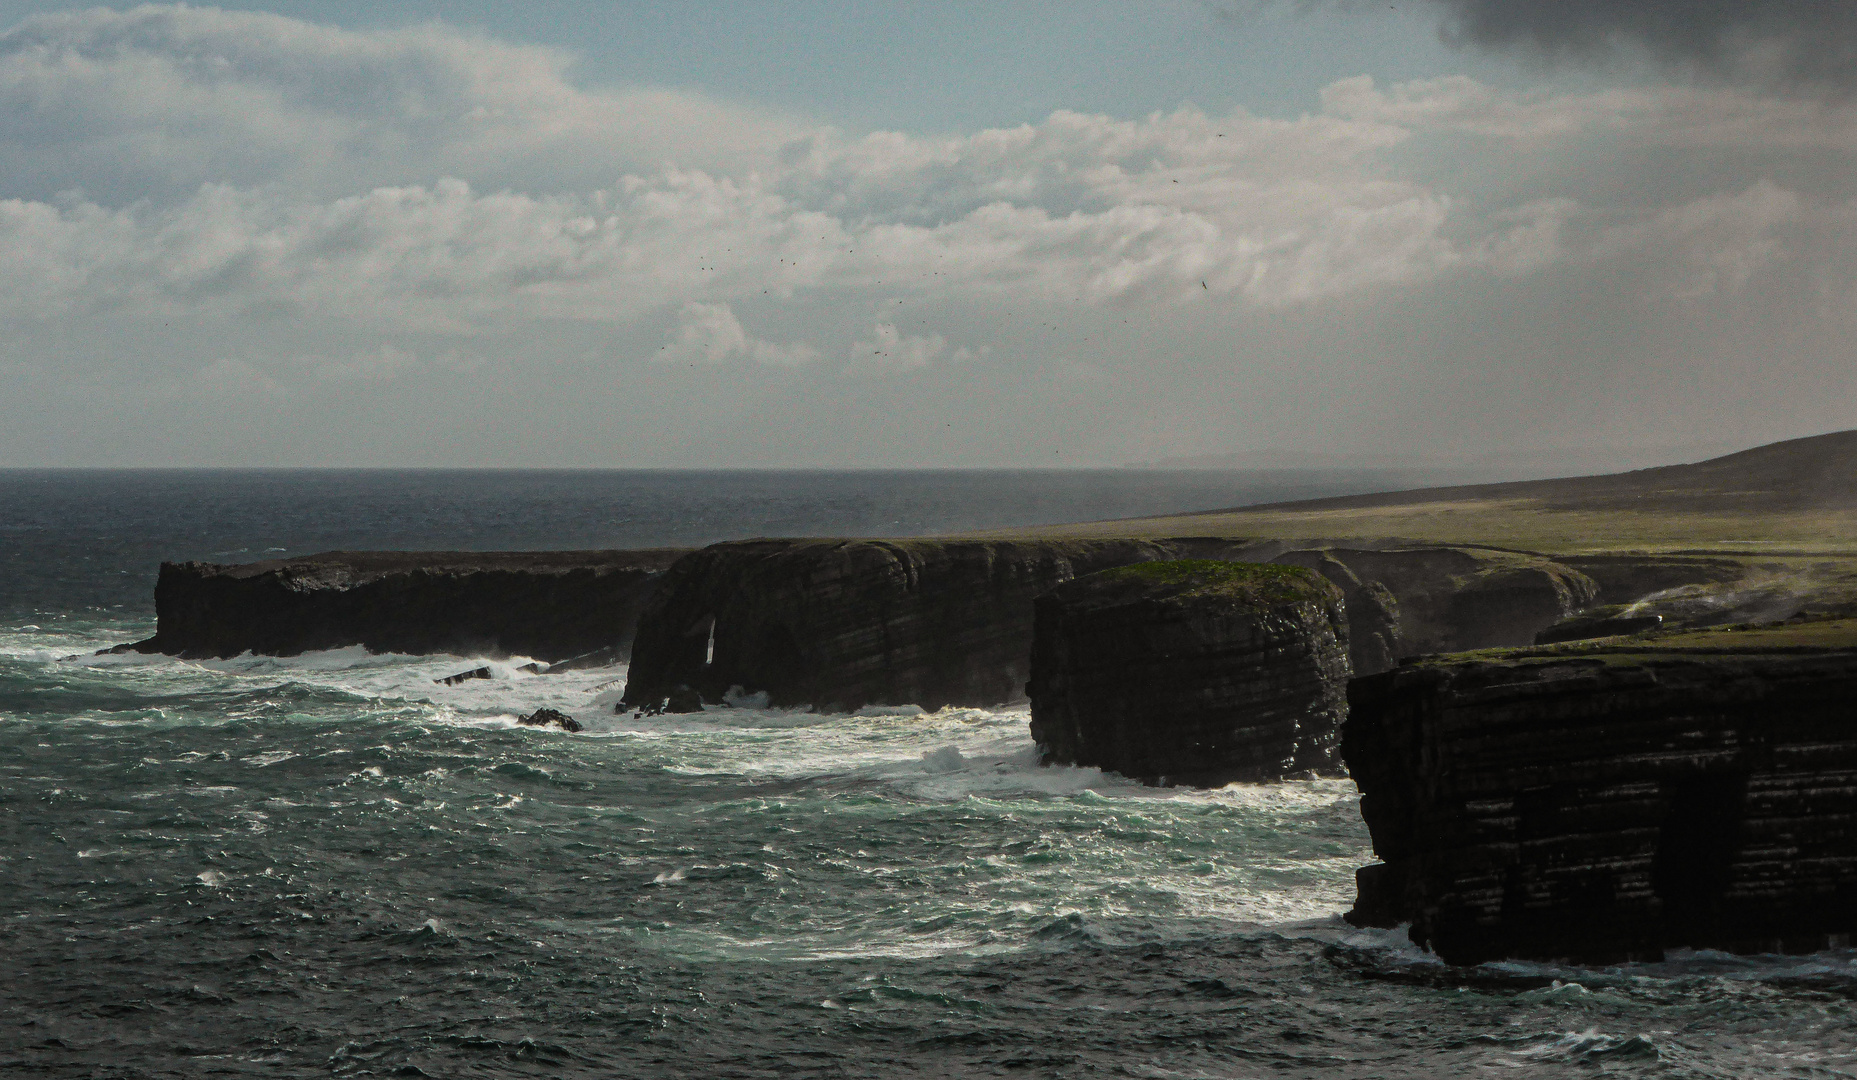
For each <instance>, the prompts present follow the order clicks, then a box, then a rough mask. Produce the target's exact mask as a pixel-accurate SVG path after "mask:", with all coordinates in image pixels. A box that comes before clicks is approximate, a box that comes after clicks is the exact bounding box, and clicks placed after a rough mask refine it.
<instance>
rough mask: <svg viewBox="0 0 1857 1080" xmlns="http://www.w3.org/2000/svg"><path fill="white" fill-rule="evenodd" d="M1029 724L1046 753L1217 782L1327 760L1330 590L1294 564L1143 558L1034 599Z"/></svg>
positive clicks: (1334, 723)
mask: <svg viewBox="0 0 1857 1080" xmlns="http://www.w3.org/2000/svg"><path fill="white" fill-rule="evenodd" d="M1033 610H1034V624H1035V625H1034V629H1033V637H1032V650H1031V681H1030V683H1029V684H1028V685H1027V687H1026V690H1027V693H1028V694H1029V695H1030V696H1031V699H1032V737H1033V738H1034V739H1035V740H1036V741H1037V742H1038V744H1039V746H1040V747H1041V748H1042V750H1043V751H1044V758H1045V761H1046V763H1047V764H1050V763H1059V764H1074V765H1093V766H1096V767H1098V768H1102V769H1108V770H1111V771H1114V772H1120V773H1122V774H1124V775H1126V776H1131V777H1137V778H1140V779H1142V780H1145V781H1147V782H1149V783H1161V784H1167V783H1182V784H1193V785H1199V786H1218V785H1222V784H1226V783H1230V782H1231V781H1234V780H1272V779H1280V778H1282V777H1284V776H1287V775H1290V774H1292V773H1296V772H1302V771H1305V770H1329V769H1333V768H1334V767H1335V765H1336V764H1337V754H1336V740H1337V737H1338V735H1339V733H1340V724H1341V719H1342V717H1343V716H1344V715H1345V713H1346V703H1345V696H1344V695H1345V690H1344V688H1345V686H1346V685H1347V680H1348V675H1349V668H1348V656H1347V640H1348V626H1347V620H1346V616H1345V615H1344V614H1343V613H1342V595H1341V590H1340V589H1339V588H1337V587H1336V586H1335V585H1334V584H1332V583H1331V582H1329V581H1328V580H1326V579H1325V578H1324V577H1322V576H1321V575H1320V574H1318V573H1316V572H1314V571H1311V570H1307V569H1304V568H1302V567H1295V566H1266V565H1258V564H1253V563H1242V562H1208V561H1184V562H1148V563H1141V564H1138V565H1135V566H1126V567H1121V568H1119V569H1114V570H1104V571H1100V572H1098V573H1094V574H1090V575H1088V576H1086V577H1082V578H1079V579H1077V580H1076V581H1072V582H1069V583H1067V584H1064V585H1060V586H1058V587H1057V588H1055V589H1053V590H1051V591H1050V592H1048V593H1046V594H1044V595H1043V596H1040V597H1039V598H1038V599H1037V600H1036V601H1035V602H1034V604H1033Z"/></svg>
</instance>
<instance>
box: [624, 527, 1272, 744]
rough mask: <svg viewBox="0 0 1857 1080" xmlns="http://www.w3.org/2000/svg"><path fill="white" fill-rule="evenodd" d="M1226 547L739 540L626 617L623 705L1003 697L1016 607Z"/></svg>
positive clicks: (682, 567)
mask: <svg viewBox="0 0 1857 1080" xmlns="http://www.w3.org/2000/svg"><path fill="white" fill-rule="evenodd" d="M1183 550H1184V551H1189V552H1192V553H1201V552H1206V551H1211V552H1213V553H1225V552H1227V551H1231V552H1234V553H1235V552H1239V551H1242V545H1240V544H1236V543H1232V542H1229V541H1205V542H1199V541H1168V542H1156V541H1150V540H1046V541H1010V540H748V541H740V542H735V543H726V544H716V545H714V546H711V547H708V548H704V549H703V550H701V551H698V552H695V553H694V554H691V555H689V556H686V557H685V558H683V559H682V560H680V561H679V562H678V563H677V565H676V566H674V567H672V569H671V571H670V573H669V574H668V575H666V578H665V581H664V585H663V587H662V588H661V589H660V590H659V591H658V592H657V594H656V595H655V596H654V597H653V598H652V601H651V603H650V604H649V605H648V606H647V608H646V610H645V612H644V614H643V616H642V617H641V620H640V623H639V633H638V640H637V643H636V645H635V646H634V649H633V653H632V666H631V672H630V680H629V681H628V682H627V684H626V690H625V700H624V703H625V704H626V705H627V706H631V707H642V708H649V707H652V706H654V705H656V704H658V703H660V702H662V701H663V700H664V699H665V698H666V697H667V696H668V695H669V694H671V693H672V692H674V691H676V690H677V689H678V688H679V687H689V688H692V689H694V690H696V691H698V692H699V693H701V694H702V695H703V697H705V698H706V699H708V700H711V701H718V700H721V698H722V696H723V694H724V693H726V692H727V691H728V689H729V688H730V687H741V688H743V689H745V690H747V691H765V692H766V693H767V695H768V698H769V701H770V703H771V704H774V705H783V706H793V705H812V706H816V707H818V708H821V709H827V710H831V709H856V708H860V707H862V706H865V705H871V704H894V705H920V706H922V707H923V708H926V709H936V708H940V707H942V706H944V705H993V704H998V703H1001V702H1007V701H1015V700H1019V699H1020V698H1021V697H1022V695H1023V687H1024V685H1025V680H1026V676H1027V674H1028V669H1029V664H1030V658H1031V640H1032V598H1033V597H1035V596H1037V595H1039V594H1040V593H1043V592H1045V591H1047V590H1049V589H1051V588H1053V587H1055V586H1057V585H1061V584H1063V583H1064V582H1066V581H1069V580H1071V579H1072V578H1075V577H1078V576H1080V575H1083V574H1088V573H1091V572H1093V571H1096V570H1101V569H1106V568H1109V567H1114V566H1124V565H1128V564H1130V563H1137V562H1146V561H1150V560H1154V559H1166V558H1174V557H1178V556H1179V555H1180V554H1181V553H1182V552H1183Z"/></svg>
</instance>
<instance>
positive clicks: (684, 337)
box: [655, 300, 819, 367]
mask: <svg viewBox="0 0 1857 1080" xmlns="http://www.w3.org/2000/svg"><path fill="white" fill-rule="evenodd" d="M738 356H745V357H748V358H749V359H752V360H754V361H755V362H756V363H760V364H768V365H771V366H776V367H794V366H798V365H800V364H809V363H811V362H812V361H814V360H817V359H818V358H819V350H817V349H815V348H813V347H812V346H810V345H807V344H805V343H803V342H796V343H791V344H779V343H776V342H772V341H762V340H761V339H759V338H755V337H751V336H749V334H748V332H747V331H746V330H744V329H742V324H741V320H739V319H737V318H736V317H735V312H734V311H733V310H731V309H730V307H729V305H727V304H704V303H699V302H697V301H694V300H692V301H691V302H689V303H687V304H685V305H684V306H683V310H682V311H680V312H678V320H677V330H676V332H675V333H673V334H672V335H671V339H670V341H669V342H668V343H667V344H665V346H664V347H663V348H662V349H660V350H659V351H658V354H657V356H656V357H655V359H658V360H661V361H663V362H665V363H672V364H719V363H721V362H722V361H724V360H728V359H730V358H732V357H738Z"/></svg>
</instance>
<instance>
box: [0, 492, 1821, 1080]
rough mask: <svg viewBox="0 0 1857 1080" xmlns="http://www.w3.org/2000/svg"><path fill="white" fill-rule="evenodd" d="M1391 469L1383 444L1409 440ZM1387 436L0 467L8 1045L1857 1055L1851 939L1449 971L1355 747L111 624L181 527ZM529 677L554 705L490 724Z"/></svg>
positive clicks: (879, 503) (573, 516)
mask: <svg viewBox="0 0 1857 1080" xmlns="http://www.w3.org/2000/svg"><path fill="white" fill-rule="evenodd" d="M1400 479H1409V478H1400ZM1392 480H1393V478H1391V477H1389V476H1386V475H1376V474H1367V473H1269V474H1232V473H1186V472H1159V471H1138V470H1126V471H1101V472H1070V473H1060V472H937V473H824V472H815V473H808V472H792V473H749V472H738V473H674V472H672V473H665V472H659V473H652V472H412V471H398V472H155V471H149V472H56V471H14V472H0V829H4V833H3V835H4V843H3V844H0V963H3V966H0V1076H6V1077H13V1076H19V1077H86V1078H92V1077H107V1078H144V1077H186V1078H192V1077H312V1076H313V1077H329V1076H335V1077H362V1076H397V1077H420V1076H429V1077H446V1078H452V1077H521V1076H535V1077H659V1076H663V1077H672V1076H675V1077H760V1076H770V1077H771V1076H781V1077H893V1076H894V1077H942V1076H1026V1077H1046V1076H1049V1077H1086V1076H1087V1077H1143V1078H1240V1077H1247V1078H1248V1077H1303V1076H1311V1077H1316V1076H1319V1077H1329V1076H1338V1077H1341V1076H1345V1077H1455V1076H1469V1075H1501V1076H1515V1075H1519V1076H1559V1075H1566V1076H1647V1077H1649V1076H1655V1077H1815V1078H1816V1077H1839V1076H1857V1022H1854V1020H1857V1017H1854V1016H1853V1000H1854V999H1857V953H1854V952H1851V951H1839V952H1827V953H1820V954H1817V955H1813V956H1804V957H1774V956H1767V957H1734V956H1727V955H1723V954H1717V953H1707V952H1701V953H1676V954H1673V955H1672V956H1671V957H1670V958H1669V959H1668V960H1666V961H1664V962H1662V963H1658V964H1631V965H1621V966H1615V967H1605V968H1580V967H1563V966H1556V965H1546V964H1526V963H1502V964H1489V965H1484V966H1481V967H1477V968H1468V969H1455V968H1450V967H1447V966H1445V965H1442V964H1440V963H1438V962H1437V961H1436V960H1435V959H1434V958H1432V957H1430V956H1428V955H1426V954H1425V953H1423V952H1421V951H1420V950H1417V949H1416V948H1414V947H1413V946H1411V945H1410V944H1409V943H1408V942H1407V941H1406V940H1405V939H1404V936H1403V935H1402V934H1400V933H1399V932H1397V931H1392V932H1388V931H1366V932H1363V931H1357V930H1355V929H1354V928H1352V927H1350V926H1348V925H1347V924H1346V923H1345V922H1343V921H1342V920H1341V918H1340V913H1341V912H1342V911H1344V910H1345V909H1346V908H1347V907H1348V906H1349V904H1350V902H1351V900H1352V897H1353V873H1354V870H1355V868H1356V867H1358V866H1360V865H1362V864H1364V863H1366V862H1369V861H1372V853H1371V845H1370V843H1369V841H1368V837H1367V834H1366V830H1365V828H1364V826H1363V825H1362V824H1361V821H1360V817H1359V813H1358V806H1357V796H1356V792H1355V790H1354V787H1353V785H1352V784H1351V783H1350V782H1348V781H1345V780H1341V781H1335V780H1318V781H1307V782H1289V783H1280V784H1263V785H1243V784H1240V785H1232V786H1229V787H1226V788H1223V789H1219V790H1215V791H1190V790H1177V789H1175V790H1160V789H1152V788H1144V787H1141V786H1139V785H1137V784H1133V783H1130V782H1128V781H1126V780H1124V779H1122V778H1120V777H1118V776H1114V775H1108V774H1104V773H1102V772H1099V771H1096V770H1091V769H1074V768H1043V767H1040V766H1039V765H1038V764H1037V760H1036V754H1035V751H1034V748H1033V746H1032V743H1031V741H1030V738H1029V736H1028V734H1027V727H1026V725H1027V719H1028V717H1027V711H1026V709H1025V708H1024V707H1023V706H1012V705H1004V706H1000V707H997V708H988V709H979V708H968V709H957V708H950V709H944V710H942V711H940V712H936V713H932V714H931V713H923V712H922V711H920V710H918V709H914V708H910V707H894V708H872V709H866V710H863V711H860V712H858V713H854V714H848V715H820V714H814V713H807V712H795V711H785V710H779V709H764V708H759V709H758V708H753V707H742V708H721V709H712V710H711V711H708V712H705V713H702V714H697V715H691V716H681V717H678V716H672V717H656V718H650V719H635V718H633V717H632V716H630V715H629V714H617V713H615V712H614V711H613V704H614V702H616V700H617V698H618V696H619V691H620V689H621V688H622V687H623V685H624V679H625V670H624V667H623V665H619V666H615V667H612V668H607V669H602V670H590V671H578V672H574V673H572V674H564V675H555V676H533V675H529V674H527V673H525V672H523V671H521V670H519V666H520V665H521V663H522V662H523V658H520V657H517V658H510V659H508V660H505V661H498V662H495V663H493V664H492V667H493V669H494V671H495V674H496V677H495V678H493V679H490V680H478V681H472V682H467V683H463V684H461V685H458V686H455V687H447V686H443V685H440V684H438V683H436V682H435V681H434V680H436V679H438V678H440V677H442V676H445V675H449V674H453V673H455V672H458V671H461V670H464V669H465V668H467V667H472V666H476V664H477V663H478V661H477V660H476V659H474V658H469V657H459V656H395V655H368V654H366V653H365V652H363V651H361V650H359V649H350V650H337V651H332V652H323V653H314V654H309V655H305V656H299V657H290V658H271V657H253V656H245V657H240V658H238V659H234V660H228V661H212V662H197V661H178V660H173V659H168V658H163V657H143V656H103V657H99V656H95V655H92V654H93V653H94V652H95V651H96V650H97V649H99V648H102V647H104V646H107V645H113V644H117V643H119V642H124V641H129V640H133V639H137V638H141V637H144V636H147V635H148V634H149V633H150V632H151V631H152V629H153V617H154V613H153V598H152V588H153V581H154V573H155V569H156V566H157V565H158V563H159V562H160V561H161V560H163V559H186V558H206V559H212V560H215V561H224V562H236V561H246V560H252V559H261V558H276V557H280V556H285V555H295V554H307V553H309V552H312V551H318V550H327V549H331V548H427V549H453V550H455V549H484V550H505V549H523V548H575V547H646V546H666V545H669V546H675V545H698V544H703V543H709V542H712V541H716V540H723V539H732V538H741V537H747V536H772V535H848V534H849V535H892V536H900V535H912V534H922V533H935V532H944V531H951V530H966V529H979V528H996V527H1008V526H1013V525H1024V524H1035V523H1052V522H1059V521H1066V520H1089V519H1097V518H1104V517H1113V516H1124V515H1134V514H1153V513H1163V512H1177V511H1186V510H1195V509H1207V508H1212V507H1218V506H1228V505H1235V504H1242V503H1248V502H1260V501H1275V500H1281V499H1289V498H1296V497H1310V496H1317V495H1329V494H1342V493H1346V492H1350V491H1360V490H1370V489H1372V488H1374V487H1384V486H1397V485H1396V484H1395V483H1392V482H1391V481H1392ZM541 706H550V707H553V708H557V709H560V710H562V711H563V712H566V713H568V714H570V715H572V716H574V717H576V718H577V719H578V720H579V721H580V722H581V723H582V724H583V725H585V730H584V731H582V732H580V733H578V734H567V733H564V732H560V731H552V730H537V729H530V728H523V727H519V726H516V725H515V723H514V718H515V716H516V715H518V714H520V713H525V712H529V711H532V710H533V709H535V708H538V707H541Z"/></svg>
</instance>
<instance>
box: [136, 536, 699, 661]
mask: <svg viewBox="0 0 1857 1080" xmlns="http://www.w3.org/2000/svg"><path fill="white" fill-rule="evenodd" d="M682 554H683V552H682V551H679V550H668V549H666V550H645V551H566V552H550V551H507V552H474V551H473V552H394V551H331V552H325V553H323V554H320V555H310V556H305V557H303V558H296V559H276V560H271V561H267V562H256V563H243V564H235V565H223V564H217V563H204V562H186V563H163V564H162V567H161V575H160V577H159V578H158V579H157V581H156V584H155V615H156V627H155V636H154V637H152V638H149V639H148V640H146V641H141V642H137V643H135V644H134V645H130V646H125V647H124V648H125V649H132V650H135V651H138V652H150V653H154V652H159V653H169V654H172V655H175V656H183V657H192V658H203V657H230V656H237V655H239V654H240V653H245V652H253V653H260V654H264V655H271V656H293V655H296V654H298V653H303V652H308V651H311V650H315V649H334V648H343V647H346V646H352V645H360V646H363V647H365V648H367V649H369V650H370V651H372V652H398V653H415V654H417V653H458V654H462V655H467V656H532V657H536V658H538V659H541V660H550V661H552V660H565V659H568V658H571V657H577V656H581V655H584V654H587V653H594V652H597V651H599V650H610V651H611V653H612V655H614V656H620V655H622V654H623V652H624V650H625V649H626V648H627V647H628V646H629V645H630V643H631V641H632V637H633V633H634V630H635V629H636V626H637V622H638V615H639V611H640V609H641V608H642V607H643V605H644V602H645V599H646V597H647V596H648V595H649V594H650V593H651V591H652V589H653V587H654V586H655V585H656V584H657V581H658V579H659V578H660V577H662V576H663V574H664V571H665V570H666V569H667V568H668V567H669V566H670V565H671V563H672V562H673V561H675V560H676V559H677V557H678V556H680V555H682Z"/></svg>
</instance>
